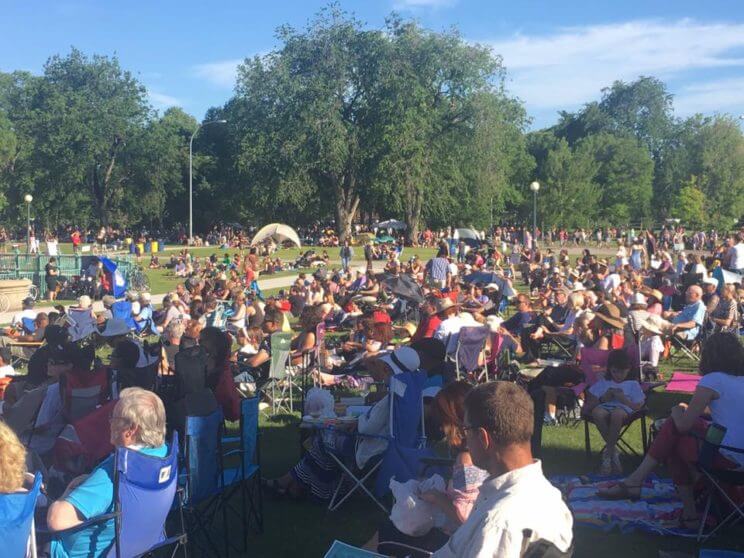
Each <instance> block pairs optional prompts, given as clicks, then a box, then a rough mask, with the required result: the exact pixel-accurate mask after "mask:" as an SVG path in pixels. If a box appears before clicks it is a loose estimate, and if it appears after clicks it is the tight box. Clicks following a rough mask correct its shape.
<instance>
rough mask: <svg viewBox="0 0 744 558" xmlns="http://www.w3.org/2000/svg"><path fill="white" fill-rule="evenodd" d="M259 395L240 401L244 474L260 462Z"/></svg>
mask: <svg viewBox="0 0 744 558" xmlns="http://www.w3.org/2000/svg"><path fill="white" fill-rule="evenodd" d="M258 401H259V398H258V397H249V398H246V399H243V400H241V402H240V450H241V465H242V467H243V476H244V477H245V475H246V474H247V473H248V472H249V471H250V470H251V468H252V467H253V466H255V465H257V464H258V456H257V453H256V452H257V450H258Z"/></svg>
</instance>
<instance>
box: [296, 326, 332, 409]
mask: <svg viewBox="0 0 744 558" xmlns="http://www.w3.org/2000/svg"><path fill="white" fill-rule="evenodd" d="M325 335H326V324H325V322H320V323H319V324H318V325H317V326H316V327H315V345H314V346H313V348H312V349H310V350H308V351H305V352H304V353H303V354H302V368H301V370H299V373H300V374H301V379H302V383H301V386H300V409H301V411H302V413H303V414H304V412H305V393H307V390H308V381H307V377H308V375H310V374H312V373H313V372H315V371H317V372H318V374H315V375H313V386H314V387H322V386H321V385H320V384H319V383H318V381H317V380H316V379H319V378H320V372H322V364H323V361H322V356H323V351H325Z"/></svg>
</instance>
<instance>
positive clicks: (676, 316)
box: [664, 285, 705, 341]
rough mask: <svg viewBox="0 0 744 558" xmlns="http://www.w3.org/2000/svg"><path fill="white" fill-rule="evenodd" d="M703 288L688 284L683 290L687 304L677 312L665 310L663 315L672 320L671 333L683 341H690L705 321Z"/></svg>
mask: <svg viewBox="0 0 744 558" xmlns="http://www.w3.org/2000/svg"><path fill="white" fill-rule="evenodd" d="M702 298H703V289H701V288H700V287H699V286H698V285H690V286H689V287H687V291H686V292H685V300H686V301H687V305H686V306H685V307H684V308H683V309H682V310H681V311H679V312H666V313H665V314H664V317H665V318H667V319H669V321H671V322H672V333H674V334H675V335H676V336H677V337H679V338H680V339H682V340H684V341H692V340H693V339H695V338H696V337H697V336H698V334H699V333H700V328H701V327H702V326H703V322H704V321H705V304H703V301H702Z"/></svg>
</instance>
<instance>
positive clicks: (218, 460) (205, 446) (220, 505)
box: [181, 409, 230, 556]
mask: <svg viewBox="0 0 744 558" xmlns="http://www.w3.org/2000/svg"><path fill="white" fill-rule="evenodd" d="M185 432H186V443H185V446H186V449H185V452H184V453H185V455H184V469H183V471H182V474H181V482H182V485H183V486H184V487H185V500H184V506H183V510H184V513H185V516H186V525H187V529H188V532H189V533H190V534H191V542H192V543H193V544H194V545H195V546H197V547H199V551H200V552H199V553H200V554H201V555H205V556H208V555H210V554H215V555H217V556H219V555H220V551H219V549H218V547H217V545H216V544H215V541H214V538H213V537H212V532H213V526H214V523H215V520H216V518H217V513H218V512H220V511H222V522H223V533H224V537H223V538H224V541H223V543H224V550H225V555H226V556H228V555H229V553H230V551H229V548H228V536H227V510H226V508H225V505H224V494H225V492H224V489H225V483H224V473H223V466H222V432H223V416H222V410H221V409H217V410H215V411H214V412H213V413H211V414H209V415H206V416H201V417H200V416H187V417H186V427H185ZM200 539H201V540H200Z"/></svg>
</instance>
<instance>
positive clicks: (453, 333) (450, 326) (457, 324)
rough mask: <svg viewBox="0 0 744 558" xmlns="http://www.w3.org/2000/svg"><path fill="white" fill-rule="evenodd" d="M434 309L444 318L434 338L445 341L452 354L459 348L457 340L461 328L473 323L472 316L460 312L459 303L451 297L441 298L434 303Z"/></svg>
mask: <svg viewBox="0 0 744 558" xmlns="http://www.w3.org/2000/svg"><path fill="white" fill-rule="evenodd" d="M434 311H435V313H436V314H439V316H441V318H442V323H441V324H439V327H438V328H437V330H436V331H435V332H434V339H439V340H440V341H441V342H442V343H444V345H445V348H446V349H447V354H448V355H451V354H453V353H454V352H455V351H456V350H457V341H458V339H459V338H460V330H461V329H462V328H463V327H465V326H468V325H473V324H472V320H471V319H470V317H468V318H464V317H461V316H460V315H459V314H458V311H459V309H458V307H457V305H456V304H455V303H454V302H452V300H451V299H449V298H439V299H437V301H436V303H435V304H434Z"/></svg>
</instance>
